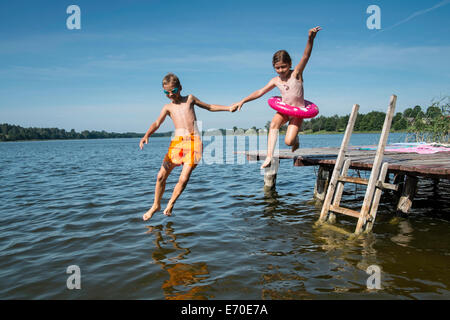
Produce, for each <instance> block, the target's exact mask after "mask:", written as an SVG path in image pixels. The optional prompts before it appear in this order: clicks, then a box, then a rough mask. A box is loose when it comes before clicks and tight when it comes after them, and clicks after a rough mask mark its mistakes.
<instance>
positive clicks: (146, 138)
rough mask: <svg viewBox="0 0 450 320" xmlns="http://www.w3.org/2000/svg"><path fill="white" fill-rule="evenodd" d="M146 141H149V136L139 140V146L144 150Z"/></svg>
mask: <svg viewBox="0 0 450 320" xmlns="http://www.w3.org/2000/svg"><path fill="white" fill-rule="evenodd" d="M144 143H145V144H147V143H148V137H145V136H144V137H143V138H142V139H141V141H140V142H139V148H140V149H141V150H142V149H143V148H144Z"/></svg>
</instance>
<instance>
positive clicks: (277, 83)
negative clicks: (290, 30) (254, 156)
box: [237, 26, 322, 169]
mask: <svg viewBox="0 0 450 320" xmlns="http://www.w3.org/2000/svg"><path fill="white" fill-rule="evenodd" d="M321 29H322V28H321V27H319V26H317V27H315V28H312V29H311V30H309V37H308V42H307V43H306V48H305V51H304V53H303V57H302V59H301V60H300V62H299V64H298V65H297V66H296V67H295V69H294V70H291V67H292V62H291V57H290V56H289V54H288V53H287V52H286V51H285V50H279V51H277V52H275V54H274V55H273V60H272V65H273V67H274V69H275V71H276V72H277V73H278V77H275V78H273V79H271V80H270V81H269V83H268V84H267V85H266V86H265V87H263V88H261V89H259V90H257V91H255V92H253V93H252V94H250V95H249V96H248V97H246V98H244V99H242V100H241V101H240V102H239V103H238V104H237V106H238V110H241V108H242V105H243V104H244V103H246V102H249V101H252V100H255V99H258V98H259V97H261V96H262V95H264V94H266V93H267V92H269V91H270V90H272V89H273V88H275V87H278V89H280V92H281V96H282V98H283V99H282V101H283V102H284V103H286V104H289V105H291V106H297V107H303V106H304V105H305V102H304V98H303V70H304V69H305V66H306V64H307V63H308V60H309V57H310V56H311V51H312V47H313V43H314V38H315V37H316V34H317V32H319V30H321ZM288 121H289V125H288V129H287V131H286V137H285V139H284V141H285V143H286V144H287V145H288V146H292V151H295V150H297V149H298V147H299V140H298V131H299V129H300V128H301V125H302V122H303V119H302V118H297V117H289V116H287V115H283V114H281V113H279V112H277V113H276V114H275V116H274V117H273V119H272V122H271V123H270V130H269V138H268V142H267V157H266V160H265V161H264V163H263V164H262V165H261V169H262V168H265V167H267V166H269V165H270V163H271V161H272V157H273V152H274V149H275V145H276V142H277V139H278V130H279V129H280V128H281V126H282V125H283V124H285V123H286V122H288Z"/></svg>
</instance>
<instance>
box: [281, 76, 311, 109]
mask: <svg viewBox="0 0 450 320" xmlns="http://www.w3.org/2000/svg"><path fill="white" fill-rule="evenodd" d="M280 81H281V80H280ZM276 86H277V87H278V89H280V92H281V97H282V101H283V102H284V103H286V104H288V105H291V106H295V107H304V106H305V99H304V96H303V82H302V80H297V79H296V78H295V77H292V76H291V77H290V78H289V79H288V81H286V83H281V82H278V83H277V84H276Z"/></svg>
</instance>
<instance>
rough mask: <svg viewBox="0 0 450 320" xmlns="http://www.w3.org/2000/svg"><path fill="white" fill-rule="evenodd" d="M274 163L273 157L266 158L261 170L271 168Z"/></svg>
mask: <svg viewBox="0 0 450 320" xmlns="http://www.w3.org/2000/svg"><path fill="white" fill-rule="evenodd" d="M271 163H272V157H266V160H265V161H264V163H263V164H262V165H261V169H264V168H266V167H270V164H271Z"/></svg>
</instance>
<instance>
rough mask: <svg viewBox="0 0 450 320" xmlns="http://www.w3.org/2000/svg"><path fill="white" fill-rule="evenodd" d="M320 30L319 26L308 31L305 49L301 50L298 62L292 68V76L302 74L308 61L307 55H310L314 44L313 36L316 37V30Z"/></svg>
mask: <svg viewBox="0 0 450 320" xmlns="http://www.w3.org/2000/svg"><path fill="white" fill-rule="evenodd" d="M320 30H322V28H321V27H320V26H317V27H315V28H312V29H310V30H309V33H308V42H307V43H306V48H305V51H304V52H303V57H302V59H301V60H300V62H299V63H298V65H297V66H296V67H295V69H294V76H295V77H296V78H298V75H300V76H302V75H303V70H305V67H306V64H307V63H308V60H309V57H310V56H311V51H312V48H313V44H314V38H315V37H316V34H317V32H319V31H320Z"/></svg>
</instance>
